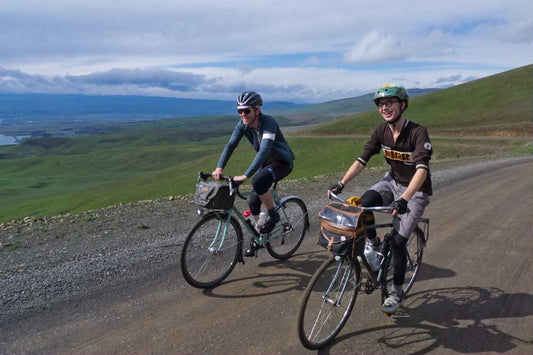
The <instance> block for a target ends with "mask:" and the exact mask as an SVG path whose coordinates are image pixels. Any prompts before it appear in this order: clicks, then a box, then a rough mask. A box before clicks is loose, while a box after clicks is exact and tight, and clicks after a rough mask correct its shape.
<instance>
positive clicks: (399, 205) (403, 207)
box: [392, 197, 407, 214]
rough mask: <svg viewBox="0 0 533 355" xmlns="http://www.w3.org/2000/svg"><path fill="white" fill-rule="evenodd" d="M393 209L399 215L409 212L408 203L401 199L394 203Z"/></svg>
mask: <svg viewBox="0 0 533 355" xmlns="http://www.w3.org/2000/svg"><path fill="white" fill-rule="evenodd" d="M392 209H393V210H396V211H398V214H404V213H405V212H407V201H406V200H405V199H403V198H401V197H400V198H399V199H397V200H396V201H394V202H393V203H392Z"/></svg>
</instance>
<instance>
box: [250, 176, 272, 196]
mask: <svg viewBox="0 0 533 355" xmlns="http://www.w3.org/2000/svg"><path fill="white" fill-rule="evenodd" d="M272 182H273V179H272V177H271V176H269V174H256V175H255V176H254V178H253V179H252V187H253V189H254V191H255V193H256V194H258V195H263V194H265V193H266V192H267V191H268V189H269V188H270V186H272Z"/></svg>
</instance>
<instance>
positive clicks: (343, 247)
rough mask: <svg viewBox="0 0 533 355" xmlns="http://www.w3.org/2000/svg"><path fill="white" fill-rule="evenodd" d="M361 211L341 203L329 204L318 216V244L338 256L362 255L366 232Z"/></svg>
mask: <svg viewBox="0 0 533 355" xmlns="http://www.w3.org/2000/svg"><path fill="white" fill-rule="evenodd" d="M363 215H364V214H363V209H362V208H359V207H357V206H353V205H350V204H348V203H342V202H330V203H328V204H327V205H326V206H324V207H322V209H321V210H320V212H319V214H318V218H319V219H320V232H319V237H318V244H319V245H321V246H322V247H324V248H326V249H327V250H329V251H331V252H333V253H335V254H338V255H349V256H350V257H354V256H355V255H359V254H360V253H362V251H363V249H364V246H365V237H366V231H365V226H364V224H363V222H362V217H363Z"/></svg>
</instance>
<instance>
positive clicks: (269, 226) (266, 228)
mask: <svg viewBox="0 0 533 355" xmlns="http://www.w3.org/2000/svg"><path fill="white" fill-rule="evenodd" d="M268 215H269V217H270V218H269V219H268V220H267V221H266V222H265V224H264V225H263V227H261V230H260V232H261V233H263V234H265V233H270V232H272V230H273V229H274V227H275V226H276V224H277V223H278V222H279V213H277V212H276V211H274V213H273V214H270V211H269V212H268Z"/></svg>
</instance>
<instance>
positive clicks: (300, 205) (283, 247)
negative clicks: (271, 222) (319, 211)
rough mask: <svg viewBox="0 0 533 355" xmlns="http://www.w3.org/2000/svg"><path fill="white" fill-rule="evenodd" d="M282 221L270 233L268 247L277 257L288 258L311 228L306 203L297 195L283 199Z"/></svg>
mask: <svg viewBox="0 0 533 355" xmlns="http://www.w3.org/2000/svg"><path fill="white" fill-rule="evenodd" d="M278 213H279V216H280V221H279V222H278V224H277V225H276V228H275V229H274V230H273V231H272V232H271V233H270V234H269V236H268V239H267V241H266V248H267V250H268V252H269V254H270V255H272V257H273V258H276V259H287V258H289V257H290V256H291V255H292V254H294V252H295V251H296V250H297V249H298V247H299V246H300V244H302V241H303V240H304V237H305V232H307V230H308V229H309V218H308V216H307V207H306V206H305V203H304V202H303V201H302V200H300V199H299V198H297V197H290V198H288V199H287V200H285V201H283V202H282V203H281V205H280V208H279V209H278Z"/></svg>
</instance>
